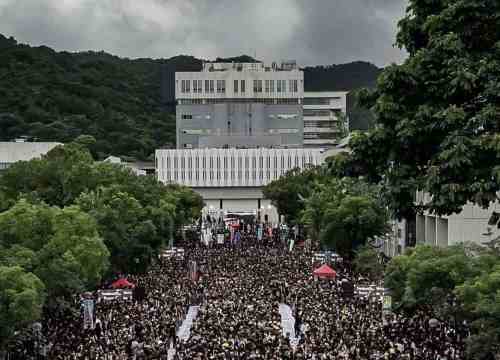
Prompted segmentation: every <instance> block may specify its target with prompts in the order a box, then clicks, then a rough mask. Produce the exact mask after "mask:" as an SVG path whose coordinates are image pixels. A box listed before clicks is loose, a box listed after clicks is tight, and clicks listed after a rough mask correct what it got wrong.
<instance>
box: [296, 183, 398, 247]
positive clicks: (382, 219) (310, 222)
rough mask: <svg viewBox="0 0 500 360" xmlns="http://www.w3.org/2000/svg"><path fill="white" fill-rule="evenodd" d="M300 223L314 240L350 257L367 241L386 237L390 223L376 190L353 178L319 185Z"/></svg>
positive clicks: (308, 202)
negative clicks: (306, 228) (384, 235)
mask: <svg viewBox="0 0 500 360" xmlns="http://www.w3.org/2000/svg"><path fill="white" fill-rule="evenodd" d="M301 219H302V221H303V223H304V224H305V225H306V226H307V227H308V233H309V235H310V236H311V237H312V239H313V240H321V242H322V244H323V245H324V246H326V247H329V248H332V247H333V248H335V249H336V251H337V252H339V253H340V254H341V255H344V256H347V257H351V256H352V255H353V250H355V249H356V248H357V247H358V246H361V245H363V244H365V243H366V241H367V240H368V238H370V237H373V236H376V235H382V234H384V233H385V232H386V230H387V224H388V220H389V218H388V213H387V211H386V209H385V208H384V207H383V205H382V204H381V203H380V199H379V198H378V189H377V187H376V186H372V185H369V184H367V183H365V182H364V181H362V180H355V179H351V178H342V179H338V178H330V179H328V181H325V182H324V183H317V184H316V185H315V186H314V187H313V188H312V194H311V195H310V196H309V197H308V198H307V199H306V200H305V209H304V210H303V212H302V217H301Z"/></svg>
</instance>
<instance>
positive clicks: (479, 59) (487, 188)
mask: <svg viewBox="0 0 500 360" xmlns="http://www.w3.org/2000/svg"><path fill="white" fill-rule="evenodd" d="M499 13H500V3H499V2H498V1H495V0H469V1H465V0H451V1H450V0H436V1H430V2H429V1H420V0H410V1H409V6H408V10H407V14H406V16H405V17H404V18H403V19H402V20H401V21H400V22H399V33H398V36H397V43H398V45H399V46H400V47H404V48H406V50H407V51H408V53H409V57H408V58H407V60H406V61H405V62H404V63H403V64H402V65H392V66H389V67H387V68H386V69H385V70H384V71H383V73H382V74H381V75H380V77H379V79H378V82H377V89H376V90H375V91H373V92H368V91H367V92H365V93H364V95H362V100H363V101H362V102H363V104H364V105H367V106H369V107H371V108H372V109H373V112H374V114H375V120H376V125H375V128H374V129H373V130H372V131H370V132H369V133H368V134H367V135H366V136H363V138H362V139H361V140H362V141H358V140H360V139H355V140H354V141H353V142H352V143H351V147H352V149H353V161H354V162H355V163H356V164H358V165H362V166H363V167H364V169H365V170H366V172H367V174H369V175H375V176H374V177H378V178H379V179H380V175H383V177H382V179H383V184H384V188H385V191H384V195H385V197H386V199H387V200H388V202H389V204H390V207H391V209H392V210H393V211H394V212H395V213H396V214H397V215H398V216H402V217H409V216H412V215H413V214H414V213H415V210H418V208H417V209H415V205H414V203H413V197H414V194H415V192H416V191H417V190H423V191H426V192H428V193H430V194H431V195H432V197H431V198H430V201H429V202H428V203H426V204H419V205H421V206H422V207H425V208H427V209H429V210H431V211H435V212H436V213H438V214H451V213H453V212H459V211H460V210H461V209H462V206H463V205H464V204H465V203H467V202H468V201H472V202H474V203H476V204H478V205H481V206H483V207H487V206H488V205H489V203H490V202H491V201H492V200H495V199H497V196H496V194H497V193H498V191H499V190H500V181H499V176H500V172H499V170H500V168H499V166H498V164H499V163H500V151H499V150H500V145H499V143H500V136H499V130H500V129H499V122H498V118H499V117H500V98H499V97H498V87H499V83H500V46H499V33H498V29H499V28H500V17H499V16H497V15H498V14H499Z"/></svg>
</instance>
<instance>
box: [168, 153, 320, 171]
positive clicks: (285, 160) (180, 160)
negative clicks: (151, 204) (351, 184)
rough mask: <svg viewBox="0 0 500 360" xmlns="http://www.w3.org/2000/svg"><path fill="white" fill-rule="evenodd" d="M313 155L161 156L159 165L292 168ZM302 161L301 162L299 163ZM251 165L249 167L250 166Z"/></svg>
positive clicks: (170, 166) (303, 162)
mask: <svg viewBox="0 0 500 360" xmlns="http://www.w3.org/2000/svg"><path fill="white" fill-rule="evenodd" d="M313 160H314V159H313V157H312V155H309V156H308V155H303V156H299V155H295V156H293V157H292V156H281V157H271V156H253V157H225V156H223V157H183V156H180V157H177V156H173V157H161V158H160V161H161V163H160V165H161V168H162V169H163V168H165V167H166V168H167V169H170V168H172V167H173V168H174V169H179V167H180V169H181V170H184V169H185V168H186V167H187V169H192V168H193V165H194V170H196V171H199V170H200V166H201V167H202V168H206V167H207V166H208V167H209V169H213V168H214V166H215V167H216V168H217V169H220V168H221V166H222V167H223V169H225V170H227V169H228V166H230V169H234V168H235V167H236V165H238V168H245V169H251V168H256V167H257V164H258V165H259V168H263V167H264V166H266V167H271V166H273V167H275V168H278V166H281V167H288V168H292V167H293V166H300V165H304V164H307V163H313ZM301 162H302V164H301ZM250 166H251V167H250Z"/></svg>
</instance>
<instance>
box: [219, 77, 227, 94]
mask: <svg viewBox="0 0 500 360" xmlns="http://www.w3.org/2000/svg"><path fill="white" fill-rule="evenodd" d="M217 92H218V93H219V94H224V93H225V92H226V80H217Z"/></svg>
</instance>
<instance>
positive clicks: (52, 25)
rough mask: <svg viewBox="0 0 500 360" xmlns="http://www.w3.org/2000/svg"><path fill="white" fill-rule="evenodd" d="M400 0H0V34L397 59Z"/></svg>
mask: <svg viewBox="0 0 500 360" xmlns="http://www.w3.org/2000/svg"><path fill="white" fill-rule="evenodd" d="M406 3H407V0H0V33H2V34H4V35H6V36H14V37H15V38H16V39H17V40H18V41H20V42H23V43H28V44H30V45H47V46H50V47H52V48H54V49H57V50H68V51H80V50H104V51H106V52H109V53H112V54H115V55H119V56H125V57H130V58H138V57H154V58H167V57H171V56H175V55H179V54H187V55H194V56H196V57H200V58H203V59H214V58H215V57H217V56H220V57H228V56H236V55H240V54H243V53H245V54H249V55H254V54H257V58H259V59H262V60H265V61H273V60H278V61H279V60H283V59H296V60H297V61H298V62H299V64H301V65H317V64H340V63H345V62H349V61H354V60H364V61H370V62H373V63H375V64H376V65H379V66H384V65H386V64H389V63H391V62H397V63H399V62H401V61H402V59H404V57H405V54H404V52H402V51H400V50H399V49H397V48H395V47H393V44H394V42H395V36H396V24H397V21H398V19H400V18H401V17H402V16H403V14H404V10H405V7H406Z"/></svg>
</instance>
